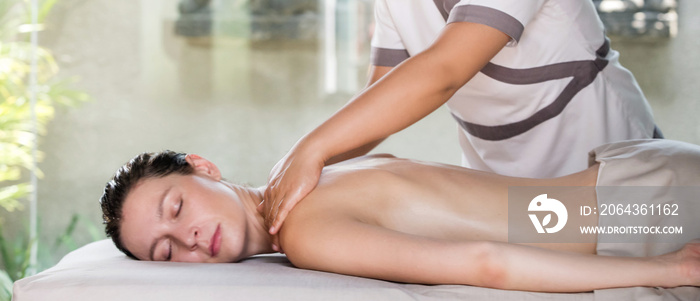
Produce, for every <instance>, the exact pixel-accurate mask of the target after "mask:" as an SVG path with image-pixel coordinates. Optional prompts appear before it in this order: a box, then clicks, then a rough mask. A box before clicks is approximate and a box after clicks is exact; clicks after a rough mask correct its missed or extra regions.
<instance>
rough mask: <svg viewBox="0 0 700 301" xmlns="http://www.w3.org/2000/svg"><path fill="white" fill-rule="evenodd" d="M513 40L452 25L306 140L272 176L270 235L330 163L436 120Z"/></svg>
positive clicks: (493, 31) (480, 28) (267, 197)
mask: <svg viewBox="0 0 700 301" xmlns="http://www.w3.org/2000/svg"><path fill="white" fill-rule="evenodd" d="M509 40H510V37H508V36H507V35H506V34H504V33H502V32H500V31H498V30H497V29H494V28H492V27H488V26H486V25H481V24H476V23H468V22H458V23H450V24H448V25H447V26H446V27H445V29H444V30H443V32H442V33H441V34H440V36H439V37H438V38H437V40H436V41H435V42H434V43H433V44H432V45H431V46H430V47H429V48H428V49H426V50H425V51H423V52H421V53H419V54H417V55H415V56H413V57H411V58H409V59H408V60H406V61H404V62H403V63H401V64H399V65H398V66H397V67H395V68H394V69H393V70H392V71H391V72H389V73H388V74H387V75H386V76H384V77H383V78H381V79H380V80H379V81H378V82H377V83H375V84H374V85H372V86H371V87H369V88H368V89H366V90H364V91H363V92H362V93H360V94H359V95H358V96H356V97H355V98H354V99H353V100H352V101H350V102H349V103H348V104H347V105H345V106H344V107H343V108H342V109H340V110H339V111H338V112H336V113H335V114H334V115H333V116H331V117H330V118H329V119H328V120H326V121H325V122H324V123H323V124H321V125H320V126H319V127H317V128H316V129H314V130H313V131H311V132H310V133H308V134H307V135H305V136H304V137H303V138H301V139H300V140H299V141H298V142H297V143H296V144H295V145H294V147H293V148H292V149H291V150H290V151H289V153H287V155H286V156H285V157H284V158H282V160H280V162H278V163H277V165H275V167H274V168H273V169H272V171H271V173H270V178H269V181H268V189H267V190H266V191H265V204H264V206H265V210H264V212H267V213H268V216H267V217H266V222H267V223H268V224H272V227H271V228H270V232H271V233H273V234H274V233H276V231H277V230H278V229H279V227H280V226H281V224H282V221H283V220H284V219H285V218H286V216H287V213H288V212H289V210H291V208H292V207H294V205H296V203H297V202H299V201H300V200H301V199H302V198H303V197H304V196H306V195H307V194H308V193H309V192H310V191H311V190H312V189H313V188H314V187H315V186H316V184H317V183H318V179H319V176H320V174H321V170H322V169H323V166H324V165H325V162H326V161H327V160H328V159H330V158H332V157H333V156H337V155H339V154H342V153H344V152H347V151H350V150H353V149H356V148H358V147H360V146H362V145H366V144H368V143H372V142H373V141H376V140H379V139H383V138H385V137H388V136H389V135H391V134H393V133H395V132H397V131H400V130H402V129H404V128H406V127H408V126H409V125H411V124H413V123H415V122H416V121H418V120H420V119H421V118H423V117H425V116H426V115H428V114H430V112H432V111H434V110H435V109H437V108H438V107H440V106H441V105H442V104H444V103H445V102H446V101H447V100H448V99H449V98H450V97H451V96H452V95H453V94H454V93H455V92H456V91H457V90H458V89H459V88H460V87H462V86H463V85H464V84H465V83H466V82H467V81H469V80H470V79H471V78H472V77H473V76H474V75H475V74H476V73H477V72H479V70H481V69H482V68H483V67H484V66H485V65H486V64H487V63H488V62H489V61H490V60H491V59H492V58H493V57H494V56H495V55H496V54H497V53H498V52H499V51H500V50H501V49H502V48H503V47H504V46H505V45H506V43H507V42H508V41H509ZM261 211H263V210H262V209H261Z"/></svg>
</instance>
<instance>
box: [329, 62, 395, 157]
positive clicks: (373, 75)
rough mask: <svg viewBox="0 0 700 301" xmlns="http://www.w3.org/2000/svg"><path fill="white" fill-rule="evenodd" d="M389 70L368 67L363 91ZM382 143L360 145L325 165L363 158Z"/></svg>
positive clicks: (384, 67)
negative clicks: (367, 77) (367, 75)
mask: <svg viewBox="0 0 700 301" xmlns="http://www.w3.org/2000/svg"><path fill="white" fill-rule="evenodd" d="M391 69H393V67H388V66H374V65H372V66H370V70H369V79H368V80H367V85H365V89H369V87H371V86H372V85H374V83H376V82H378V81H379V80H380V79H381V78H382V77H384V75H386V74H387V73H389V71H391ZM382 141H384V139H379V140H375V141H372V142H370V143H367V144H365V145H362V146H360V147H357V148H355V149H352V150H349V151H347V152H344V153H342V154H339V155H335V156H333V157H331V158H330V159H328V160H326V165H331V164H335V163H338V162H342V161H345V160H349V159H352V158H356V157H359V156H364V155H366V154H367V153H369V152H370V151H372V150H373V149H374V148H375V147H377V145H379V144H380V143H382Z"/></svg>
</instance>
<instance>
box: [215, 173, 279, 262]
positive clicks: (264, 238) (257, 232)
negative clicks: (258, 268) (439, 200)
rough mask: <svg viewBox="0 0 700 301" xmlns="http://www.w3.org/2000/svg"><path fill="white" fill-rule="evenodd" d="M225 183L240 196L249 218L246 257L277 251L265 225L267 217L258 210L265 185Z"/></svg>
mask: <svg viewBox="0 0 700 301" xmlns="http://www.w3.org/2000/svg"><path fill="white" fill-rule="evenodd" d="M224 183H225V184H226V185H228V186H229V187H230V188H231V189H232V190H233V191H234V192H235V193H236V195H237V196H238V198H239V200H240V202H241V205H242V206H243V210H244V211H245V213H246V217H247V220H248V224H247V230H246V231H247V232H246V237H247V243H246V246H245V248H244V255H245V257H250V256H253V255H257V254H265V253H274V252H275V251H274V250H272V247H271V242H272V240H271V238H270V234H269V233H268V228H267V227H266V226H265V219H264V218H263V216H262V214H260V213H259V212H258V210H257V207H258V205H259V204H260V203H261V202H262V199H263V194H264V192H265V187H260V188H252V187H244V186H239V185H234V184H230V183H227V182H224Z"/></svg>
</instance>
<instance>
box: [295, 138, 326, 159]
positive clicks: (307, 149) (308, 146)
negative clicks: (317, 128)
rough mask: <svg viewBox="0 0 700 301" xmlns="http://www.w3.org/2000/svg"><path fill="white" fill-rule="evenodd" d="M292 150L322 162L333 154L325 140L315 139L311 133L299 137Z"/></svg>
mask: <svg viewBox="0 0 700 301" xmlns="http://www.w3.org/2000/svg"><path fill="white" fill-rule="evenodd" d="M291 152H292V153H294V154H296V155H299V156H302V157H304V158H307V159H310V160H313V161H316V162H321V163H322V164H323V163H325V162H326V161H327V160H328V159H329V158H330V157H332V156H333V155H331V154H329V153H328V148H327V147H326V145H325V143H323V141H319V139H314V138H313V136H311V135H306V136H304V137H302V138H301V139H299V141H297V143H296V144H295V145H294V147H293V148H292V150H291Z"/></svg>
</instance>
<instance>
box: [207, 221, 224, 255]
mask: <svg viewBox="0 0 700 301" xmlns="http://www.w3.org/2000/svg"><path fill="white" fill-rule="evenodd" d="M220 249H221V225H217V226H216V231H214V235H212V236H211V241H210V242H209V254H211V257H214V256H216V254H219V250H220Z"/></svg>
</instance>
